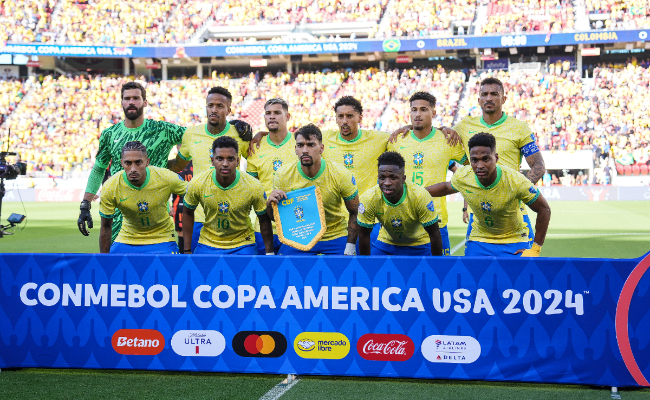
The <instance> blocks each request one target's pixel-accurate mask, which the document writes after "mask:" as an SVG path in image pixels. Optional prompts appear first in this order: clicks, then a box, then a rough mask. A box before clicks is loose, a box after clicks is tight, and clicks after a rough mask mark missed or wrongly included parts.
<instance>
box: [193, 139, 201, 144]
mask: <svg viewBox="0 0 650 400" xmlns="http://www.w3.org/2000/svg"><path fill="white" fill-rule="evenodd" d="M201 142H203V140H195V141H194V144H199V143H201Z"/></svg>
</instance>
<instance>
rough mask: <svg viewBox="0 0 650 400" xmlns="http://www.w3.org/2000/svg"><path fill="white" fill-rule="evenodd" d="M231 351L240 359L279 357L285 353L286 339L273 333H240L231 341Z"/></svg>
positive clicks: (278, 333)
mask: <svg viewBox="0 0 650 400" xmlns="http://www.w3.org/2000/svg"><path fill="white" fill-rule="evenodd" d="M232 349H233V350H234V351H235V353H237V355H238V356H240V357H269V358H275V357H280V356H281V355H283V354H284V353H285V351H287V338H285V337H284V335H283V334H281V333H280V332H274V331H242V332H237V334H236V335H235V337H234V338H233V339H232Z"/></svg>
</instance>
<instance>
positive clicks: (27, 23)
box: [0, 0, 56, 44]
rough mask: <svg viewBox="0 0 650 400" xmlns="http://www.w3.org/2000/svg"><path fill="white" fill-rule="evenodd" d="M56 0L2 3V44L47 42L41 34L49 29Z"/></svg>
mask: <svg viewBox="0 0 650 400" xmlns="http://www.w3.org/2000/svg"><path fill="white" fill-rule="evenodd" d="M55 5H56V0H4V1H0V44H2V43H4V42H6V41H9V40H10V41H13V42H45V41H47V40H48V37H47V36H44V35H42V34H41V33H39V32H40V31H43V30H46V29H48V28H49V24H50V21H51V18H50V16H51V14H52V11H53V10H54V6H55Z"/></svg>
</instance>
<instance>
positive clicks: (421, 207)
mask: <svg viewBox="0 0 650 400" xmlns="http://www.w3.org/2000/svg"><path fill="white" fill-rule="evenodd" d="M375 218H376V219H378V220H379V222H380V223H381V230H380V231H379V237H378V238H377V239H378V240H380V241H382V242H384V243H387V244H392V245H394V246H420V245H423V244H427V243H430V240H429V234H428V233H427V231H425V230H424V227H426V226H429V225H433V224H435V223H436V222H438V213H437V212H436V209H435V204H434V202H433V199H432V198H431V195H429V192H427V190H426V189H424V188H423V187H420V186H418V185H416V184H414V183H411V182H406V183H405V184H404V194H403V195H402V198H401V199H400V200H399V201H398V202H397V203H395V204H393V203H391V202H390V201H388V199H386V197H385V196H384V194H383V193H382V192H381V189H380V188H379V185H375V187H373V188H372V189H370V190H368V191H367V192H365V193H364V194H362V195H361V197H360V198H359V216H358V217H357V223H358V224H359V226H363V227H364V228H369V229H372V227H373V226H374V223H375Z"/></svg>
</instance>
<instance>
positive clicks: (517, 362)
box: [0, 254, 650, 386]
mask: <svg viewBox="0 0 650 400" xmlns="http://www.w3.org/2000/svg"><path fill="white" fill-rule="evenodd" d="M649 266H650V255H647V256H646V257H645V258H644V259H637V260H610V259H552V258H535V259H526V260H522V259H519V258H513V259H497V258H472V257H418V258H414V257H381V258H380V257H337V256H333V257H280V256H277V257H269V256H261V257H257V256H255V257H247V256H223V257H214V256H186V255H170V256H149V255H74V254H5V255H1V256H0V327H1V329H0V367H2V368H5V367H52V368H117V369H144V370H183V371H216V372H250V373H274V374H288V373H291V374H299V375H304V374H316V375H349V376H375V377H395V378H424V379H439V378H440V379H472V380H499V381H525V382H553V383H573V384H588V385H605V386H639V385H648V382H647V380H646V377H647V376H648V375H649V374H650V346H649V344H650V334H649V333H648V332H650V301H649V297H650V291H649V290H648V289H649V288H650V274H648V273H647V272H646V271H647V269H648V267H649Z"/></svg>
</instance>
